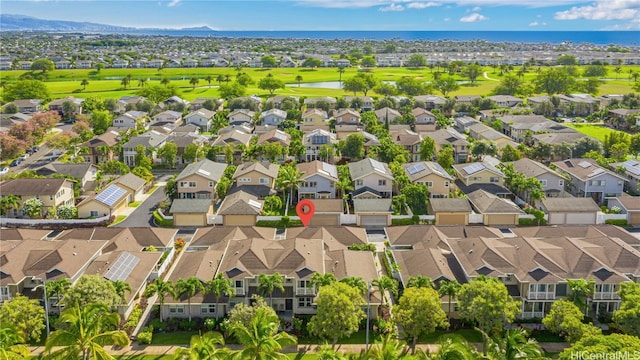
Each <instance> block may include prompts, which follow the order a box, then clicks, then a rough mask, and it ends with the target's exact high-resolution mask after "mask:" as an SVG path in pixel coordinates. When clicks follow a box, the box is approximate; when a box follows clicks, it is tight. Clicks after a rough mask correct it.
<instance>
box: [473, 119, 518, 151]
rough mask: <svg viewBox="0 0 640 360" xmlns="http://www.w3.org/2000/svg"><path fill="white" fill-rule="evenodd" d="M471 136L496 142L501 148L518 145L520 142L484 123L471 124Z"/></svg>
mask: <svg viewBox="0 0 640 360" xmlns="http://www.w3.org/2000/svg"><path fill="white" fill-rule="evenodd" d="M469 136H471V137H472V138H474V139H477V140H486V141H489V142H492V143H495V144H496V146H497V147H498V148H499V149H503V148H504V147H506V146H507V145H510V146H511V147H513V148H517V147H518V143H516V142H514V141H513V140H511V138H510V137H508V136H507V135H505V134H503V133H501V132H499V131H497V130H495V129H494V128H492V127H489V126H487V125H485V124H483V123H476V124H474V125H471V126H470V127H469Z"/></svg>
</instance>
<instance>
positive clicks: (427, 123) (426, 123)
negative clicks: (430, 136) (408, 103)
mask: <svg viewBox="0 0 640 360" xmlns="http://www.w3.org/2000/svg"><path fill="white" fill-rule="evenodd" d="M411 115H413V116H414V117H415V118H416V121H415V123H414V129H415V131H416V132H431V131H436V116H435V115H434V114H433V113H432V112H431V111H429V110H425V109H423V108H419V107H417V108H415V109H413V110H411Z"/></svg>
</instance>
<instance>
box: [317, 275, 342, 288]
mask: <svg viewBox="0 0 640 360" xmlns="http://www.w3.org/2000/svg"><path fill="white" fill-rule="evenodd" d="M336 281H338V279H336V276H335V275H333V273H325V274H321V273H319V272H317V273H314V274H313V275H311V286H313V287H315V288H316V289H320V288H321V287H323V286H327V285H331V284H333V283H334V282H336Z"/></svg>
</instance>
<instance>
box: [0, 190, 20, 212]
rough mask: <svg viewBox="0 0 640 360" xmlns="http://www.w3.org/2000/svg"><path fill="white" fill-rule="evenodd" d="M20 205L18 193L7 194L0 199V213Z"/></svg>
mask: <svg viewBox="0 0 640 360" xmlns="http://www.w3.org/2000/svg"><path fill="white" fill-rule="evenodd" d="M19 206H20V197H19V196H18V195H13V194H9V195H7V196H5V197H3V198H2V199H0V213H1V214H2V215H6V214H7V213H8V212H9V210H11V209H17V208H18V207H19Z"/></svg>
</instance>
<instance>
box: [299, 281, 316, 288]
mask: <svg viewBox="0 0 640 360" xmlns="http://www.w3.org/2000/svg"><path fill="white" fill-rule="evenodd" d="M298 287H299V288H301V289H307V288H309V289H310V288H312V287H313V286H311V281H309V280H298Z"/></svg>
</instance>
